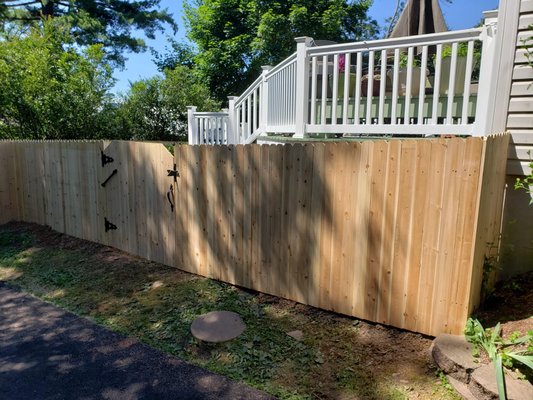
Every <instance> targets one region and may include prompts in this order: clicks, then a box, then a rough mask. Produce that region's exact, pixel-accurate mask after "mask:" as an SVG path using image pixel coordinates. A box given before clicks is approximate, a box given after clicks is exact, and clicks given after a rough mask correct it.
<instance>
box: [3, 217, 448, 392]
mask: <svg viewBox="0 0 533 400" xmlns="http://www.w3.org/2000/svg"><path fill="white" fill-rule="evenodd" d="M0 244H1V245H2V246H1V249H0V280H2V279H6V278H9V275H8V274H6V273H5V272H6V271H8V270H9V269H14V270H11V274H12V275H11V276H12V277H13V278H14V279H13V280H12V283H13V284H15V285H17V286H20V287H21V288H23V289H25V290H27V291H29V292H31V293H34V294H36V295H37V296H39V297H41V298H43V299H45V300H47V301H50V302H53V303H55V304H58V305H60V306H62V307H64V308H66V309H68V310H71V311H73V312H75V313H77V314H80V315H84V316H88V317H90V318H92V319H94V320H96V321H97V322H99V323H101V324H103V325H105V326H108V327H110V328H112V329H113V330H116V331H119V332H122V333H124V334H126V335H129V336H134V337H137V338H139V339H140V340H141V341H143V342H145V343H147V344H149V345H151V346H153V347H155V348H158V349H161V350H163V351H166V352H169V353H171V354H173V355H176V356H178V357H180V358H181V359H184V360H186V361H190V362H192V363H194V364H196V365H199V366H202V367H205V368H207V369H208V370H210V371H213V372H217V373H220V374H223V375H225V376H227V377H230V378H233V379H236V380H239V381H244V382H246V383H249V384H251V385H252V386H255V387H257V388H259V389H262V390H265V391H268V392H269V393H271V394H273V395H276V396H279V397H281V398H287V399H289V398H291V399H292V398H294V399H305V398H331V399H333V398H353V399H357V398H365V399H396V398H404V397H405V396H406V392H409V391H413V390H419V391H420V393H421V396H422V397H424V395H426V394H427V393H430V392H431V391H435V390H439V388H438V387H437V388H436V387H435V386H434V380H435V379H434V376H433V375H432V371H431V370H430V367H429V366H427V365H426V359H425V356H424V355H421V353H423V351H424V346H425V344H423V343H425V342H424V340H422V339H420V335H416V334H411V333H405V332H404V333H401V332H400V331H398V330H394V329H390V330H389V329H385V328H381V327H375V326H372V325H370V324H366V323H363V322H359V321H356V320H354V319H353V318H346V317H340V316H336V315H334V314H332V313H328V312H324V311H320V310H317V309H314V308H312V307H308V306H303V305H300V304H296V303H293V302H290V301H287V300H282V299H279V298H276V297H273V296H268V295H264V294H256V293H254V292H251V291H246V290H241V289H238V288H235V287H233V286H230V285H227V284H224V283H220V282H216V281H212V280H209V279H205V278H200V277H198V276H195V275H191V274H187V273H183V272H180V271H178V270H176V269H174V268H170V267H166V266H163V265H161V264H155V263H152V262H148V261H145V260H142V259H139V258H136V257H132V256H129V255H127V254H125V253H122V252H119V251H116V250H114V249H110V248H108V247H105V246H102V245H98V244H94V243H90V242H86V241H82V240H78V239H74V238H70V237H68V236H65V235H62V234H59V233H56V232H54V231H51V230H50V229H48V228H44V227H41V226H38V225H29V224H8V225H5V226H3V227H1V228H0ZM221 309H223V310H228V311H234V312H237V313H239V314H240V315H241V316H242V317H243V320H244V321H245V323H246V325H247V329H246V331H245V332H244V334H243V335H241V336H240V337H239V338H238V339H236V340H233V341H230V342H227V343H221V344H216V345H209V344H205V343H200V342H197V341H195V340H194V339H193V338H192V336H191V335H190V331H189V328H190V324H191V323H192V321H193V320H194V318H196V317H197V316H198V315H201V314H203V313H207V312H209V311H213V310H221ZM18 312H19V314H20V315H21V316H22V315H26V314H25V312H24V310H23V309H21V310H18ZM28 316H30V317H31V314H29V315H28ZM28 316H26V317H28ZM72 328H74V327H72ZM69 329H71V328H69ZM295 329H299V330H302V332H303V334H304V339H303V340H302V341H298V340H295V339H293V338H292V337H290V336H288V335H287V332H289V331H292V330H295ZM76 331H80V330H79V329H74V330H72V332H76ZM88 335H89V336H87V337H91V338H92V336H94V335H92V334H88ZM413 338H414V339H413ZM416 338H418V339H416ZM91 340H92V339H91ZM426 342H429V341H428V340H426ZM385 343H387V346H383V345H384V344H385ZM428 345H429V344H428ZM400 348H401V349H403V350H405V351H407V353H408V354H410V355H412V357H411V358H408V359H407V358H404V359H401V358H400V359H399V358H398V355H397V353H396V350H395V349H400ZM126 350H127V349H126ZM126 350H120V351H124V352H125V353H124V355H122V356H121V357H123V360H124V362H127V357H126V353H127V351H126ZM117 351H118V350H117ZM34 361H35V360H33V361H32V360H26V361H25V363H27V364H28V365H29V364H31V363H33V362H34ZM36 362H38V363H42V362H45V361H42V360H40V361H39V360H37V361H36ZM48 367H50V368H52V369H53V368H60V367H59V366H58V365H55V364H54V365H50V366H48ZM29 368H31V367H29ZM91 368H92V367H91ZM420 382H422V383H420ZM413 385H414V386H413ZM414 388H416V389H414ZM123 389H124V390H125V388H123ZM131 390H133V389H131ZM439 393H440V392H439ZM426 398H427V396H426ZM439 398H454V397H453V396H452V395H451V394H449V393H447V392H442V393H440V394H439Z"/></svg>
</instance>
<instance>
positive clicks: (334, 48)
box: [189, 16, 497, 144]
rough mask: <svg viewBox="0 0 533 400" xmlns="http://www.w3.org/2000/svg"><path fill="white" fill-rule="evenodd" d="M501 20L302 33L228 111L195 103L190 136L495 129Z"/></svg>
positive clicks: (223, 138) (233, 139)
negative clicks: (350, 34) (345, 38)
mask: <svg viewBox="0 0 533 400" xmlns="http://www.w3.org/2000/svg"><path fill="white" fill-rule="evenodd" d="M496 21H497V19H496V18H495V17H494V16H491V17H488V18H487V19H486V20H485V25H484V26H483V27H481V28H474V29H467V30H461V31H452V32H444V33H436V34H429V35H419V36H410V37H403V38H393V39H382V40H373V41H366V42H357V43H345V44H335V45H328V46H314V42H313V40H312V39H311V38H297V39H296V42H297V50H296V52H295V53H294V54H293V55H291V56H290V57H288V58H287V59H285V60H284V61H282V62H281V63H280V64H278V65H277V66H276V67H274V68H272V67H263V73H262V74H261V76H260V77H259V78H258V79H257V80H256V81H255V82H254V83H253V84H252V85H251V86H250V87H249V88H248V89H246V91H245V92H244V93H243V94H242V95H241V96H239V97H230V98H229V110H228V111H227V112H223V113H198V112H196V111H195V109H194V108H189V143H191V144H204V143H205V144H225V143H227V144H237V143H243V144H246V143H252V142H253V141H255V139H256V138H257V137H258V136H259V135H261V134H265V133H268V134H280V133H283V134H292V135H294V136H295V137H304V136H307V135H312V134H319V133H321V134H326V135H328V134H335V135H339V134H341V135H359V134H388V135H395V134H402V135H411V134H413V135H439V134H454V135H477V136H481V135H485V134H488V132H486V128H487V124H488V119H489V117H490V116H488V115H487V114H488V113H487V110H488V107H489V103H490V102H489V100H488V97H489V96H488V93H489V86H490V84H491V79H492V76H493V75H492V74H493V68H492V64H493V62H494V54H495V52H494V37H495V32H496ZM478 74H479V75H478ZM474 78H476V79H478V80H479V84H478V83H476V82H475V81H474Z"/></svg>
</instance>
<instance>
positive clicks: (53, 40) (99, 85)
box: [0, 22, 113, 139]
mask: <svg viewBox="0 0 533 400" xmlns="http://www.w3.org/2000/svg"><path fill="white" fill-rule="evenodd" d="M112 85H113V79H112V76H111V68H110V67H109V65H108V64H107V63H106V62H105V61H104V53H103V52H102V45H93V46H88V47H86V48H85V49H84V50H83V51H80V50H79V48H78V47H77V46H75V44H74V41H73V39H72V37H71V35H70V34H69V27H68V26H64V25H62V24H57V23H52V22H49V23H45V24H44V25H43V27H33V28H31V30H30V32H29V33H28V34H25V33H20V32H15V33H13V32H11V33H10V34H9V36H8V37H6V36H5V35H4V37H0V138H21V139H88V138H96V137H109V130H108V126H109V122H108V121H109V116H110V115H111V114H112V113H113V109H112V105H111V98H110V96H109V94H108V91H109V89H110V87H111V86H112Z"/></svg>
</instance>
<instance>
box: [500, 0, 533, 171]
mask: <svg viewBox="0 0 533 400" xmlns="http://www.w3.org/2000/svg"><path fill="white" fill-rule="evenodd" d="M531 25H533V0H522V2H521V4H520V16H519V21H518V32H517V40H516V52H515V59H514V68H513V76H512V82H511V95H510V99H509V108H508V115H507V124H506V127H507V130H508V131H509V132H510V133H511V137H512V140H511V144H510V146H509V154H508V161H507V174H508V175H511V176H515V175H527V174H529V173H531V169H530V167H529V163H530V162H531V160H532V159H533V68H532V67H531V66H530V65H529V64H528V58H527V51H526V48H525V47H526V46H527V47H528V48H529V49H530V50H532V51H533V40H529V41H528V39H529V38H530V37H532V36H533V29H531ZM531 61H533V60H531Z"/></svg>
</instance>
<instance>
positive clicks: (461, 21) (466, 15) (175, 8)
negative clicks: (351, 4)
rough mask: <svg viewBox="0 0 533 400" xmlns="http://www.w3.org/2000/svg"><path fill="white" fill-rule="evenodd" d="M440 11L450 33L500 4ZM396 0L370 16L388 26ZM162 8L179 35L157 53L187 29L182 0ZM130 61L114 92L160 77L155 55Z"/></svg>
mask: <svg viewBox="0 0 533 400" xmlns="http://www.w3.org/2000/svg"><path fill="white" fill-rule="evenodd" d="M440 3H441V8H442V12H443V14H444V18H445V19H446V22H447V23H448V26H449V27H450V29H453V30H457V29H466V28H471V27H473V26H475V25H476V24H477V23H478V22H479V21H480V20H481V18H482V12H483V11H485V10H491V9H495V8H497V7H498V0H453V3H452V4H449V3H447V2H445V1H442V0H441V2H440ZM395 4H396V0H374V4H373V5H372V7H371V8H370V16H371V17H372V18H374V19H376V20H377V21H378V23H379V24H380V26H384V25H385V19H387V18H389V17H390V16H391V15H392V13H393V12H394V7H395ZM161 7H162V8H167V9H168V10H169V12H170V13H172V14H173V16H174V19H175V20H176V22H177V23H178V25H179V30H178V32H177V33H176V35H173V33H172V30H171V29H168V32H165V33H160V34H158V35H157V38H156V40H147V41H146V42H147V44H148V45H149V46H151V47H153V48H154V49H155V50H156V51H159V52H163V51H164V50H165V46H166V44H167V43H166V36H168V35H170V36H172V37H173V38H174V39H177V40H182V39H185V33H186V32H185V26H184V23H183V17H182V9H183V1H182V0H161ZM126 56H127V58H128V61H127V62H126V66H125V68H124V70H123V71H116V72H115V78H116V79H117V83H116V85H115V92H117V93H118V92H123V91H126V90H127V89H128V87H129V82H130V81H132V82H133V81H136V80H139V79H143V78H148V77H151V76H154V75H155V74H157V68H156V66H155V64H154V63H153V61H152V58H153V56H152V54H151V52H150V51H146V52H145V53H141V54H127V55H126Z"/></svg>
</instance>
